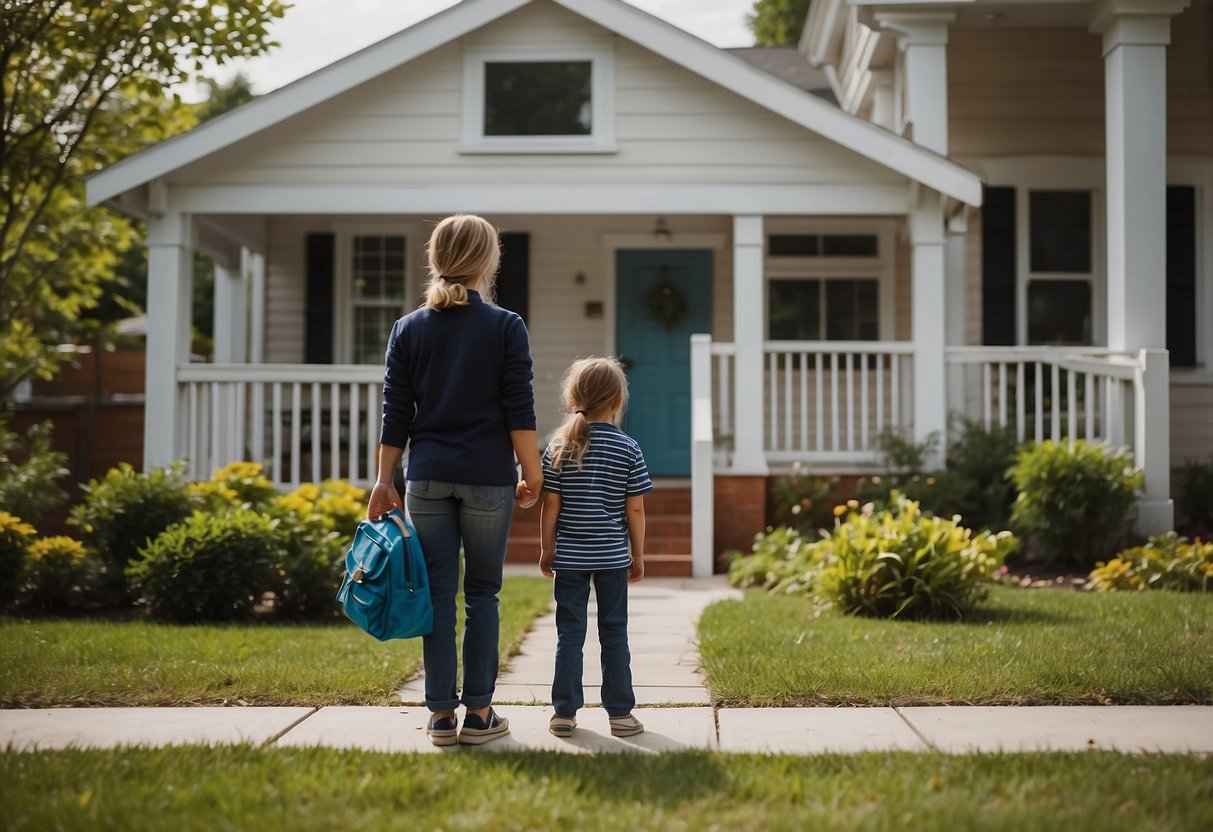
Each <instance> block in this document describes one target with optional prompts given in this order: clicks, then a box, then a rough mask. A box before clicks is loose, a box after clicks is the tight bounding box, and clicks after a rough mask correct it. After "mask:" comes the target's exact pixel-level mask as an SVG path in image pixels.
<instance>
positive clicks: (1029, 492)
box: [1011, 439, 1144, 568]
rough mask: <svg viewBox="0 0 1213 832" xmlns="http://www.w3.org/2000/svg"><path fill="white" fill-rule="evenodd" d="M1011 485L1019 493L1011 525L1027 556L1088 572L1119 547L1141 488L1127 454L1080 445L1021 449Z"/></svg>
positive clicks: (1079, 442) (1139, 477)
mask: <svg viewBox="0 0 1213 832" xmlns="http://www.w3.org/2000/svg"><path fill="white" fill-rule="evenodd" d="M1011 480H1012V482H1014V483H1015V487H1016V488H1017V489H1018V491H1019V494H1018V496H1017V497H1016V498H1015V505H1014V507H1013V509H1012V512H1011V522H1012V524H1013V525H1014V527H1015V529H1016V531H1019V532H1021V533H1022V534H1023V535H1024V536H1025V537H1026V538H1027V542H1028V545H1029V553H1030V554H1032V555H1034V556H1036V557H1039V558H1041V559H1043V560H1045V561H1049V562H1059V563H1067V564H1073V565H1078V566H1085V567H1088V568H1089V567H1091V566H1093V565H1094V564H1095V562H1096V561H1097V560H1100V559H1102V558H1105V557H1107V555H1108V554H1109V553H1111V552H1115V551H1116V550H1117V548H1118V547H1119V545H1120V544H1121V543H1122V542H1123V540H1124V537H1125V533H1126V531H1127V529H1128V525H1129V521H1130V520H1131V519H1132V515H1131V511H1130V510H1131V509H1132V507H1133V503H1134V500H1135V499H1136V497H1137V492H1138V491H1139V490H1140V489H1141V487H1142V484H1143V482H1144V480H1143V477H1142V474H1141V472H1140V471H1138V470H1137V469H1136V468H1135V467H1134V465H1133V459H1132V457H1131V456H1130V455H1129V453H1128V451H1126V450H1123V449H1121V450H1111V449H1109V448H1107V447H1105V446H1103V445H1096V444H1091V443H1088V442H1086V441H1084V440H1082V439H1078V440H1075V441H1074V442H1073V443H1070V442H1068V441H1062V442H1057V443H1054V442H1052V441H1045V442H1041V443H1039V444H1035V445H1029V446H1027V447H1025V448H1023V449H1021V450H1020V452H1019V454H1018V456H1017V457H1016V460H1015V466H1014V467H1013V468H1012V469H1011Z"/></svg>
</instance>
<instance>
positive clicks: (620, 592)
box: [552, 566, 636, 717]
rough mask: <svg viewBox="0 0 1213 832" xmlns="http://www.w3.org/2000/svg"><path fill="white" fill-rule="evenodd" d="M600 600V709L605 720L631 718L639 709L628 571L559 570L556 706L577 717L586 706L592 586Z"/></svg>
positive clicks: (554, 681)
mask: <svg viewBox="0 0 1213 832" xmlns="http://www.w3.org/2000/svg"><path fill="white" fill-rule="evenodd" d="M591 580H592V581H593V584H594V597H595V598H596V599H597V600H598V642H599V644H600V645H601V647H602V707H603V708H605V709H606V712H607V716H627V715H628V714H630V713H631V712H632V708H633V707H634V706H635V705H636V694H635V693H634V692H633V691H632V654H631V651H630V650H629V649H628V568H627V567H626V566H625V567H622V568H619V569H604V570H602V571H600V572H583V571H578V570H571V569H557V570H556V587H555V590H554V594H555V596H556V673H555V675H554V676H553V677H552V706H553V708H554V709H555V711H556V714H557V716H566V717H573V716H576V715H577V711H578V709H580V708H581V706H582V705H584V704H585V694H584V692H583V691H582V688H581V675H582V648H584V647H585V631H586V619H587V617H588V616H587V608H588V605H589V601H590V582H591Z"/></svg>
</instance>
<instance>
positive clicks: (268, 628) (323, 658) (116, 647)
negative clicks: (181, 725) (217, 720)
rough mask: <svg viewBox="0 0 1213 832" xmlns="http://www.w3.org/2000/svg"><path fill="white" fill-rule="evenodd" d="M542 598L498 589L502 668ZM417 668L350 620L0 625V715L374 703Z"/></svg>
mask: <svg viewBox="0 0 1213 832" xmlns="http://www.w3.org/2000/svg"><path fill="white" fill-rule="evenodd" d="M551 594H552V588H551V583H550V582H548V581H546V580H544V579H542V578H507V579H506V580H505V585H504V587H503V589H502V592H501V655H502V658H503V659H505V658H506V657H508V656H510V655H512V654H513V653H514V651H515V650H516V649H517V648H518V645H519V644H520V643H521V641H522V637H523V635H524V634H525V633H526V631H527V629H528V628H529V627H530V626H531V622H532V621H533V620H534V618H535V616H537V615H539V614H540V613H541V612H543V611H544V610H545V609H547V607H548V605H549V603H550V601H551ZM460 620H462V610H461V612H460ZM420 665H421V640H420V639H409V640H408V641H389V642H383V643H380V642H377V641H375V640H374V639H372V638H371V637H370V636H368V635H366V634H365V633H363V632H362V631H361V630H359V629H357V628H356V627H355V626H354V625H353V624H350V623H348V622H340V623H334V624H323V625H316V624H312V625H307V624H251V625H222V626H205V625H197V626H178V625H172V624H159V623H152V622H145V621H135V622H114V621H95V620H57V621H46V620H31V621H18V620H13V619H9V620H5V621H2V622H0V706H2V707H6V708H12V707H39V708H45V707H51V706H63V705H221V704H237V703H239V702H241V701H243V702H245V703H247V704H250V705H337V704H346V705H359V704H383V703H385V702H386V701H387V699H388V696H389V695H390V694H391V692H392V691H393V690H396V689H397V688H398V687H399V686H400V684H401V682H403V681H404V680H405V679H408V678H409V677H410V676H412V675H413V674H414V673H416V672H417V669H418V668H419V667H420Z"/></svg>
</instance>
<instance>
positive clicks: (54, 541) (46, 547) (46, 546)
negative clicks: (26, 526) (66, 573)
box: [26, 535, 86, 563]
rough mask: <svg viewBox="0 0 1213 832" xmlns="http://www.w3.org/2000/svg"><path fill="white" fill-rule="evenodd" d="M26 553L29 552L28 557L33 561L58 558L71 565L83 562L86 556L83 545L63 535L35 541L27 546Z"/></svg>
mask: <svg viewBox="0 0 1213 832" xmlns="http://www.w3.org/2000/svg"><path fill="white" fill-rule="evenodd" d="M26 551H28V552H29V555H30V557H31V558H33V559H34V560H43V559H45V558H47V557H55V556H58V557H61V558H63V559H65V560H68V561H70V562H72V563H79V562H80V561H82V560H84V558H85V554H86V553H85V551H84V544H83V543H81V542H80V541H79V540H74V539H72V538H70V537H66V536H64V535H57V536H55V537H44V538H42V539H41V540H36V541H34V542H33V543H31V544H30V545H29V548H28V549H27V550H26Z"/></svg>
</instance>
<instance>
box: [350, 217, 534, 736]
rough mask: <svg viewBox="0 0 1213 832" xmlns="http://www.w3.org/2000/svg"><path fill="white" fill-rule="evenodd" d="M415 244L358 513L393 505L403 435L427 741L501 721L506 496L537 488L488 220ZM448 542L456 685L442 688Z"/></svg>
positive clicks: (448, 669)
mask: <svg viewBox="0 0 1213 832" xmlns="http://www.w3.org/2000/svg"><path fill="white" fill-rule="evenodd" d="M428 254H429V272H430V278H429V282H428V283H427V284H426V295H425V304H424V305H423V306H422V307H421V308H420V309H418V310H416V311H414V312H412V313H410V314H409V315H406V316H405V317H403V318H401V319H400V320H398V321H396V324H395V326H393V327H392V333H391V335H390V336H389V338H388V345H387V356H386V372H385V374H384V381H383V426H382V429H381V431H380V437H379V442H380V445H379V474H378V477H377V481H376V483H375V487H374V489H373V490H372V491H371V497H370V501H369V503H368V505H367V516H368V517H379V516H381V515H383V514H384V513H385V512H387V511H389V510H391V509H393V508H398V507H400V504H401V501H400V495H399V493H398V492H397V491H396V488H395V486H394V485H393V483H392V479H393V475H394V473H395V471H396V468H397V466H398V465H399V464H400V459H401V456H402V455H403V453H404V447H405V446H406V445H408V447H409V460H408V471H407V474H406V479H407V488H406V493H407V497H408V509H409V514H410V515H411V516H412V519H413V524H414V525H415V526H416V528H417V536H418V538H419V539H420V542H421V547H422V549H423V550H424V552H425V561H426V566H427V567H428V569H429V577H430V594H431V595H432V596H433V601H434V630H433V632H432V633H430V635H428V636H426V637H425V639H424V661H425V701H426V706H427V707H428V708H429V710H430V712H431V713H430V719H429V722H428V724H427V725H426V733H427V734H428V735H429V737H430V741H431V742H433V743H434V744H435V745H454V744H455V743H456V742H461V743H469V744H473V745H478V744H480V743H485V742H488V741H490V740H492V739H495V738H497V737H500V736H504V735H505V734H506V733H508V732H509V720H507V719H505V718H504V717H501V716H499V715H497V714H496V713H495V712H494V710H493V708H492V701H493V689H494V687H495V685H496V682H497V665H498V655H497V633H498V625H499V618H498V610H497V606H498V599H497V593H498V592H499V591H500V590H501V571H502V565H503V563H504V562H505V548H506V541H507V539H508V537H509V531H510V517H511V515H512V513H513V499H515V498H516V499H518V500H520V501H521V502H522V504H523V506H524V507H529V506H531V505H534V503H535V502H536V500H537V499H538V496H539V492H540V490H541V488H542V486H543V474H542V469H541V468H540V464H539V450H538V445H537V443H536V438H535V397H534V393H533V391H532V389H531V380H532V374H531V350H530V343H529V341H528V338H527V331H526V326H525V324H523V322H522V319H521V318H520V317H518V316H517V315H516V314H514V313H513V312H509V311H507V310H504V309H501V308H499V307H497V306H494V305H493V304H492V303H491V302H490V301H491V299H492V293H493V279H494V275H495V274H496V272H497V265H498V261H499V259H500V243H499V242H498V238H497V231H496V229H495V228H493V226H492V225H490V224H489V223H488V222H486V221H485V220H483V219H481V218H480V217H476V216H469V215H457V216H453V217H448V218H446V219H445V220H443V221H442V222H440V223H439V224H438V225H437V226H436V227H435V228H434V232H433V234H431V235H430V241H429V245H428ZM482 293H483V295H484V297H482ZM486 297H487V298H488V300H487V301H486ZM515 458H516V459H517V463H519V464H521V465H522V481H521V482H518V474H517V468H516V463H515ZM461 548H462V551H463V561H464V563H463V567H464V568H463V573H464V574H463V594H464V606H465V611H466V613H467V620H466V623H465V626H464V634H463V691H462V695H460V694H459V692H458V691H456V688H455V680H456V675H457V657H456V649H455V594H456V591H457V590H458V584H459V553H460V549H461ZM461 702H462V704H463V705H464V707H465V708H466V713H465V715H464V722H463V729H462V731H460V730H459V728H458V719H457V718H456V716H455V709H456V708H457V707H458V706H459V704H460V703H461Z"/></svg>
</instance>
